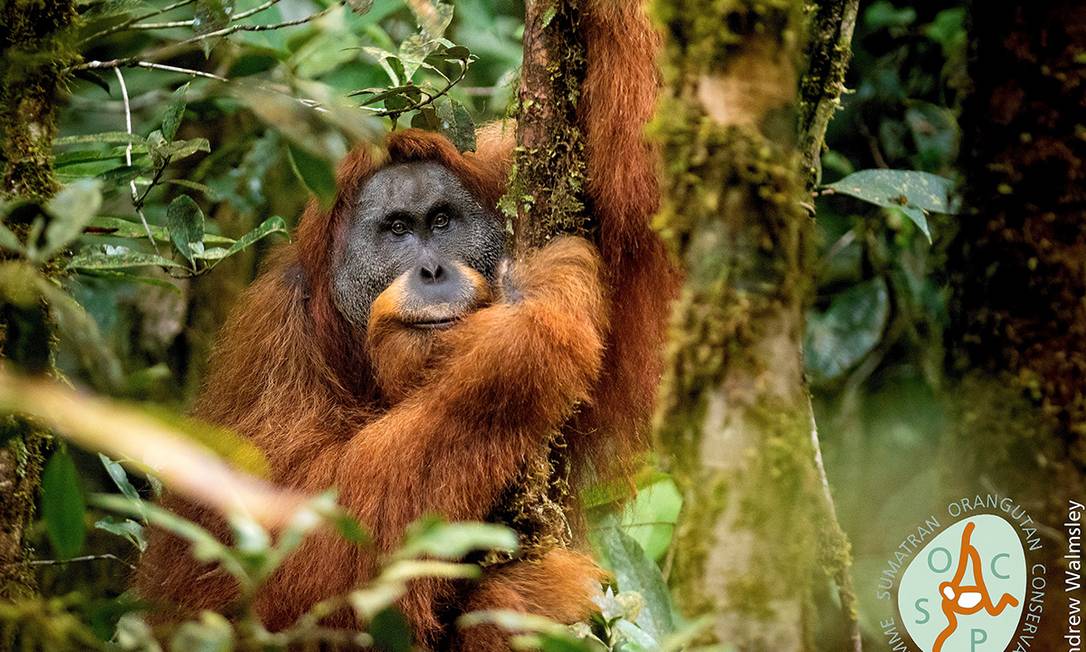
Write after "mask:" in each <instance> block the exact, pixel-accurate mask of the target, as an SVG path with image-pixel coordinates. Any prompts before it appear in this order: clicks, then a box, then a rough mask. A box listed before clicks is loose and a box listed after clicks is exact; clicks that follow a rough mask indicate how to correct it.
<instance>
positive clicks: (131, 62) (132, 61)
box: [69, 3, 338, 81]
mask: <svg viewBox="0 0 1086 652" xmlns="http://www.w3.org/2000/svg"><path fill="white" fill-rule="evenodd" d="M337 6H338V3H337V4H333V5H331V6H329V7H326V8H325V9H322V10H320V11H318V12H316V13H314V14H310V15H308V16H305V17H304V18H296V19H294V20H285V21H283V22H280V23H272V24H271V25H231V26H229V27H224V28H222V29H218V30H215V31H213V32H207V33H206V34H198V35H196V36H193V37H192V38H187V39H185V40H183V41H178V42H176V43H171V44H169V45H167V46H164V47H161V48H158V49H157V50H153V51H151V52H147V53H144V54H141V55H134V56H131V57H121V58H118V59H110V60H108V61H88V62H86V63H81V64H77V65H75V66H72V67H71V68H69V70H107V69H110V68H125V67H133V66H136V67H140V68H159V67H160V66H162V65H163V64H160V63H152V62H150V61H147V59H155V58H157V57H158V56H160V55H161V54H162V53H163V52H165V51H167V50H175V49H177V48H179V47H184V46H186V45H192V44H194V43H199V42H200V41H206V40H208V39H212V38H219V37H225V36H229V35H230V34H235V33H237V32H266V31H270V30H276V29H282V28H284V27H295V26H297V25H304V24H305V23H308V22H309V21H312V20H317V19H318V18H321V17H322V16H324V15H325V14H327V13H328V12H330V11H332V10H333V9H335V8H336V7H337ZM159 69H166V70H169V69H170V68H159ZM175 70H176V71H177V72H184V73H187V74H190V75H197V76H199V77H209V78H211V79H217V80H219V81H226V80H225V78H223V77H220V76H218V75H213V74H211V73H209V72H201V71H199V70H191V69H187V68H180V69H175Z"/></svg>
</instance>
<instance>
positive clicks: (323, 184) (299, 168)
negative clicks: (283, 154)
mask: <svg viewBox="0 0 1086 652" xmlns="http://www.w3.org/2000/svg"><path fill="white" fill-rule="evenodd" d="M287 153H288V155H289V156H290V166H291V168H292V169H293V170H294V173H295V174H297V175H298V179H300V180H301V182H302V183H303V184H305V187H306V188H307V189H309V192H311V193H313V195H314V196H316V197H317V200H318V201H320V203H321V205H322V206H325V207H328V206H331V205H332V203H333V202H335V200H336V176H335V173H334V172H333V171H332V166H331V165H330V164H329V163H328V161H326V160H325V159H323V158H321V157H319V156H316V155H314V154H311V153H309V152H308V151H306V149H305V148H303V147H299V146H296V145H295V144H294V143H289V144H288V145H287Z"/></svg>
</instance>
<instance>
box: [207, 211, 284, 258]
mask: <svg viewBox="0 0 1086 652" xmlns="http://www.w3.org/2000/svg"><path fill="white" fill-rule="evenodd" d="M274 233H279V234H282V235H289V232H288V231H287V223H286V222H285V221H284V220H283V218H281V217H279V216H278V215H277V216H275V217H269V218H268V219H266V220H264V221H263V222H261V224H260V226H258V227H256V228H255V229H253V230H252V231H249V232H248V233H246V234H245V235H243V236H241V237H240V238H238V239H237V240H236V241H235V242H234V243H233V244H232V245H230V247H229V248H228V249H222V248H219V247H215V248H214V249H208V250H206V251H205V252H204V253H203V255H201V256H200V258H202V259H203V260H214V261H220V260H222V259H224V258H229V257H230V256H233V255H234V254H236V253H238V252H239V251H243V250H245V249H247V248H249V247H251V246H253V245H254V244H256V243H257V242H258V241H259V240H263V239H264V238H266V237H268V236H269V235H272V234H274ZM215 264H218V262H216V263H215Z"/></svg>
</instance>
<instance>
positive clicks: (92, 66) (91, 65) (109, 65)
mask: <svg viewBox="0 0 1086 652" xmlns="http://www.w3.org/2000/svg"><path fill="white" fill-rule="evenodd" d="M121 68H147V69H150V70H165V71H166V72H179V73H182V74H185V75H192V76H193V77H203V78H205V79H214V80H215V81H221V82H227V81H230V80H229V79H227V78H226V77H222V76H220V75H216V74H213V73H210V72H204V71H202V70H194V69H192V68H181V67H180V66H170V65H167V64H164V63H155V62H153V61H141V60H139V59H136V58H132V57H128V58H125V59H111V60H109V61H85V62H83V63H81V64H79V65H77V66H73V67H72V70H110V69H112V70H119V69H121Z"/></svg>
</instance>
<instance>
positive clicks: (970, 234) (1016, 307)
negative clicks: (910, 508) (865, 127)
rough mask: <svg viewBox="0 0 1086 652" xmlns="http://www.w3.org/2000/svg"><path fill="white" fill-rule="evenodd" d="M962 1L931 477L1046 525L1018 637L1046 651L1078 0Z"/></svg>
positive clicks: (1081, 418) (1059, 540)
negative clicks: (967, 21) (965, 30)
mask: <svg viewBox="0 0 1086 652" xmlns="http://www.w3.org/2000/svg"><path fill="white" fill-rule="evenodd" d="M971 10H972V16H971V18H972V21H971V25H972V28H971V29H972V33H971V45H970V47H971V58H970V75H971V77H972V79H973V83H974V90H973V93H972V96H971V97H970V98H969V100H968V101H967V103H966V105H965V108H964V115H963V118H962V124H963V125H966V127H967V129H966V132H965V138H966V142H965V147H964V148H963V152H965V154H964V158H965V160H964V161H963V165H962V167H963V169H964V170H965V171H966V184H965V189H964V195H965V204H966V206H967V207H968V210H967V212H966V214H964V215H963V216H962V218H961V227H960V231H959V233H958V234H957V236H956V238H955V239H954V241H953V243H952V245H951V247H950V249H949V252H948V257H949V259H948V268H949V278H950V285H951V290H952V299H951V302H950V309H951V326H950V328H949V330H948V336H947V344H948V347H947V350H948V353H949V354H950V357H949V359H948V366H949V368H950V372H951V375H952V377H953V378H954V379H955V380H956V382H957V383H958V388H957V391H955V392H953V395H954V396H956V397H957V399H958V400H956V401H955V402H954V404H953V406H952V410H953V411H952V415H953V417H954V420H955V428H954V430H953V431H952V432H951V433H950V436H949V437H948V441H947V448H948V450H947V453H946V455H945V457H948V458H952V459H954V460H955V462H954V468H953V469H948V470H947V473H946V476H947V479H948V484H949V485H950V487H951V488H952V489H951V490H952V491H958V492H964V493H963V495H972V494H973V493H976V492H977V491H979V490H980V488H982V487H992V488H994V489H995V490H996V491H998V492H999V493H1001V495H1010V496H1012V497H1014V498H1015V499H1016V500H1017V501H1019V503H1020V504H1022V505H1024V506H1026V507H1027V508H1028V510H1029V511H1030V513H1031V516H1032V517H1033V518H1034V519H1035V520H1036V521H1038V522H1039V523H1041V524H1043V525H1046V526H1048V527H1047V528H1041V529H1040V531H1039V534H1040V535H1041V536H1042V539H1043V552H1042V554H1043V555H1044V557H1045V558H1046V566H1047V575H1048V585H1049V591H1048V592H1047V596H1046V600H1045V607H1044V614H1045V617H1044V618H1043V619H1042V622H1041V632H1040V633H1039V635H1038V637H1039V638H1038V640H1035V641H1034V644H1033V647H1034V648H1035V649H1057V647H1059V646H1060V645H1061V644H1062V645H1064V646H1066V641H1065V640H1064V639H1063V638H1062V634H1066V619H1065V617H1064V616H1065V615H1066V614H1067V613H1068V611H1067V604H1066V599H1067V598H1066V596H1067V595H1068V594H1067V593H1066V592H1064V591H1062V590H1060V588H1062V579H1063V568H1064V565H1065V564H1066V563H1067V560H1066V559H1063V558H1062V556H1063V553H1061V551H1064V550H1066V546H1067V542H1066V541H1065V540H1064V539H1063V536H1062V534H1061V532H1062V527H1061V524H1062V523H1063V522H1064V520H1065V518H1066V515H1067V508H1068V505H1067V500H1068V499H1069V498H1074V499H1076V500H1081V497H1082V496H1083V493H1084V490H1086V479H1084V471H1086V303H1084V301H1083V297H1086V183H1084V180H1086V139H1084V138H1083V129H1084V127H1083V124H1082V109H1083V107H1084V106H1086V67H1084V66H1083V65H1082V60H1081V57H1082V53H1083V52H1086V6H1084V5H1083V4H1082V3H1080V2H1075V1H1072V0H1062V1H1056V2H1035V3H1016V2H1006V1H1000V2H996V3H994V4H993V3H990V2H984V3H981V2H974V3H973V5H972V7H971ZM1061 621H1062V625H1061ZM1061 627H1062V628H1063V632H1062V633H1061V632H1060V629H1061Z"/></svg>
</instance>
